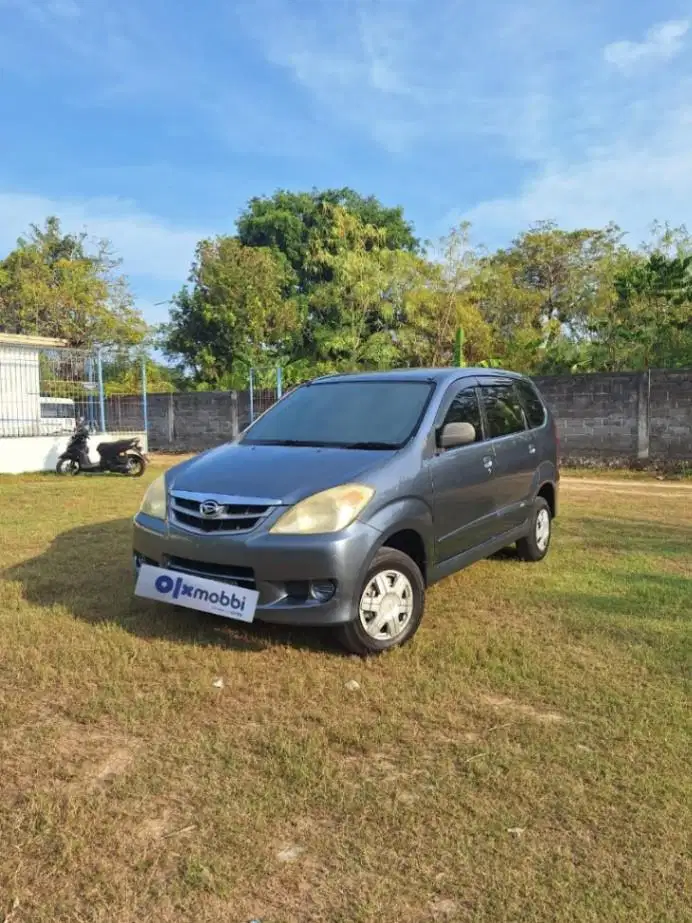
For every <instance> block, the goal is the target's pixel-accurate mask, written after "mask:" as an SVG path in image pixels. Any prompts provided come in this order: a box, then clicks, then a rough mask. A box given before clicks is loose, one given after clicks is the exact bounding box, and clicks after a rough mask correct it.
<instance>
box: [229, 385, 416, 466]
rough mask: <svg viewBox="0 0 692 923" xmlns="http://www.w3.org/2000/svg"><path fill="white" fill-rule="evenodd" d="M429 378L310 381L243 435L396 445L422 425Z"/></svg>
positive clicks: (266, 440)
mask: <svg viewBox="0 0 692 923" xmlns="http://www.w3.org/2000/svg"><path fill="white" fill-rule="evenodd" d="M432 390H433V384H432V383H431V382H429V381H401V380H400V381H376V380H374V381H343V380H342V381H331V382H321V383H317V384H313V385H306V386H304V387H302V388H298V389H296V390H295V391H293V392H292V393H291V394H289V395H287V396H286V397H285V398H284V399H283V400H282V401H280V402H279V403H278V404H276V405H275V406H274V407H272V408H271V409H270V410H268V411H267V413H266V414H264V416H262V417H261V418H260V419H259V420H258V421H257V422H256V423H255V424H254V426H251V427H250V429H249V430H248V431H247V433H246V434H245V437H244V438H243V442H245V443H248V444H250V445H298V446H338V447H341V448H352V449H373V450H376V449H398V448H401V446H402V445H404V443H406V442H407V441H408V440H409V439H410V438H411V436H413V434H414V433H415V431H416V430H417V429H418V426H419V424H420V421H421V418H422V416H423V413H424V411H425V408H426V406H427V404H428V401H429V400H430V395H431V394H432Z"/></svg>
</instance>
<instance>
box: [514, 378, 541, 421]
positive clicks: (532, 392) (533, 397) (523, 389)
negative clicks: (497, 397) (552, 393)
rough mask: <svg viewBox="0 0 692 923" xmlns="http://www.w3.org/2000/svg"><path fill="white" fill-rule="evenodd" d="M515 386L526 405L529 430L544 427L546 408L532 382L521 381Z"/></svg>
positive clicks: (516, 382)
mask: <svg viewBox="0 0 692 923" xmlns="http://www.w3.org/2000/svg"><path fill="white" fill-rule="evenodd" d="M514 384H515V385H516V388H517V390H518V392H519V396H520V398H521V402H522V404H523V405H524V411H525V413H526V419H527V421H528V424H529V428H530V429H537V428H538V427H539V426H543V424H544V423H545V407H544V406H543V401H542V400H541V399H540V397H539V396H538V392H537V391H536V389H535V388H534V386H533V385H532V384H531V382H530V381H526V380H524V379H519V380H518V381H515V382H514Z"/></svg>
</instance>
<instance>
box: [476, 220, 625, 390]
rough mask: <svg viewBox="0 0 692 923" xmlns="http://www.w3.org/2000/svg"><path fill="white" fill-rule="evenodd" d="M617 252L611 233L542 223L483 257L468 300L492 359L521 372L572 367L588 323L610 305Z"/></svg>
mask: <svg viewBox="0 0 692 923" xmlns="http://www.w3.org/2000/svg"><path fill="white" fill-rule="evenodd" d="M624 252H628V251H626V248H624V247H623V244H622V233H621V231H620V230H619V228H617V227H616V226H615V225H608V226H607V227H606V228H604V229H596V230H593V229H580V230H576V231H564V230H561V229H560V228H558V227H557V226H556V225H555V224H554V223H553V222H541V223H539V224H537V225H535V226H533V227H532V228H530V229H529V230H528V231H526V232H524V233H523V234H521V235H520V236H519V237H517V238H516V239H515V240H514V241H513V243H512V245H511V247H509V248H507V249H502V250H498V251H497V252H496V253H493V254H490V255H488V256H486V257H484V258H483V259H482V260H481V261H480V263H479V271H478V273H477V275H476V277H475V279H474V281H473V288H472V291H471V293H470V295H471V297H472V298H473V299H474V301H475V303H476V305H477V306H478V309H479V311H480V313H481V316H482V317H483V318H484V320H485V321H486V322H487V323H488V324H489V325H490V326H491V327H492V330H493V339H494V343H493V353H494V354H495V355H497V356H498V357H500V358H501V359H502V361H503V362H504V364H505V365H508V366H510V367H511V368H515V369H517V370H520V371H526V372H532V371H544V370H545V371H547V370H548V367H550V370H554V371H557V370H559V369H557V368H556V367H555V366H556V365H557V364H558V363H559V362H568V361H572V362H573V361H574V360H575V358H576V357H577V356H578V355H579V353H580V350H581V346H582V344H583V343H584V341H585V339H588V336H589V335H590V332H591V319H592V317H593V315H594V314H595V313H598V312H599V311H600V310H602V309H604V306H606V305H608V304H610V303H611V302H612V300H613V297H614V290H613V274H614V272H615V271H616V267H617V266H618V265H619V261H620V260H621V259H622V258H623V256H622V255H623V253H624ZM558 357H559V358H558Z"/></svg>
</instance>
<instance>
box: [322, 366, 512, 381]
mask: <svg viewBox="0 0 692 923" xmlns="http://www.w3.org/2000/svg"><path fill="white" fill-rule="evenodd" d="M478 375H484V376H487V375H493V376H495V377H508V378H520V377H521V376H520V375H519V374H518V373H516V372H509V371H506V370H505V369H484V368H466V367H452V368H436V369H390V370H388V371H382V372H351V373H336V374H334V375H324V376H323V377H321V378H314V379H313V380H312V382H310V383H311V384H321V383H324V382H328V381H349V382H352V381H431V382H447V381H457V380H458V379H459V378H473V377H476V376H478Z"/></svg>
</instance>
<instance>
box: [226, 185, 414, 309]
mask: <svg viewBox="0 0 692 923" xmlns="http://www.w3.org/2000/svg"><path fill="white" fill-rule="evenodd" d="M335 208H339V209H343V210H344V211H346V212H348V214H350V215H352V216H353V217H354V218H357V219H358V221H360V222H361V224H363V225H367V226H370V227H374V228H377V229H378V230H381V231H382V232H383V234H382V237H381V238H380V244H381V245H382V246H383V247H384V248H386V249H389V250H407V251H409V252H416V251H417V250H418V249H419V242H418V240H417V239H416V238H415V237H414V234H413V227H412V225H411V224H410V223H409V222H408V221H406V220H405V218H404V213H403V209H402V208H401V207H395V208H389V207H387V206H385V205H383V204H382V203H381V202H380V201H379V200H378V199H376V198H375V197H374V196H361V195H359V194H358V193H357V192H355V191H354V190H353V189H349V188H344V189H325V190H317V189H313V190H312V191H311V192H289V191H287V190H284V189H280V190H278V191H277V192H275V193H274V194H273V195H272V196H267V197H255V198H252V199H250V201H249V203H248V206H247V208H246V209H245V211H244V212H243V213H242V214H241V215H240V217H239V219H238V236H239V239H240V241H241V242H242V243H243V244H245V245H246V246H249V247H270V248H271V249H273V250H278V251H279V252H281V253H283V254H284V256H285V257H286V259H287V260H288V263H289V264H290V266H291V268H292V269H293V272H294V273H295V278H294V280H293V281H294V283H295V290H296V291H297V292H298V293H307V292H309V291H311V290H312V289H313V288H314V286H315V285H319V284H320V283H322V282H328V281H329V279H330V267H329V266H328V265H327V264H326V263H315V261H314V260H311V258H310V255H311V254H312V253H314V252H315V251H316V250H324V249H325V248H326V247H327V246H328V245H329V243H330V242H331V243H333V242H334V235H333V227H332V225H333V221H334V216H335V214H336V212H335Z"/></svg>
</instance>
